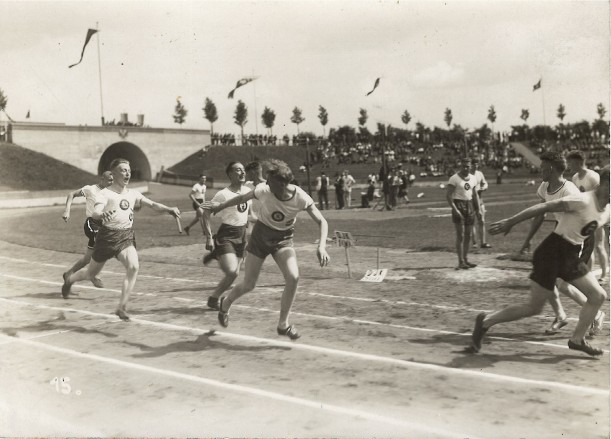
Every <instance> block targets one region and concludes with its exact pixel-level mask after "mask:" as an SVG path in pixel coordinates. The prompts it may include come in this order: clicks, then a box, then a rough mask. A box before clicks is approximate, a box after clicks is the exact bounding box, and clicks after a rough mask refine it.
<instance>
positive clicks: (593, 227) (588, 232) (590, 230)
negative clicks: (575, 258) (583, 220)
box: [581, 221, 598, 236]
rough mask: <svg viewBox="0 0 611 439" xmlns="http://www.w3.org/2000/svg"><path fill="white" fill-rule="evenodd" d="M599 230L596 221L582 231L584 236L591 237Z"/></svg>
mask: <svg viewBox="0 0 611 439" xmlns="http://www.w3.org/2000/svg"><path fill="white" fill-rule="evenodd" d="M597 228H598V223H597V222H596V221H591V222H589V223H588V224H586V225H585V226H583V229H581V235H582V236H590V235H591V234H592V233H594V231H595V230H596V229H597Z"/></svg>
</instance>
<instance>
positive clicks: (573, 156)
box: [566, 150, 586, 163]
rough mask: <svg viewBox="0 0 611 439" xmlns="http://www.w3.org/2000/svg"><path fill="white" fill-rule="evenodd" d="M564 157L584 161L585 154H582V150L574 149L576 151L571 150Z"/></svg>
mask: <svg viewBox="0 0 611 439" xmlns="http://www.w3.org/2000/svg"><path fill="white" fill-rule="evenodd" d="M566 158H567V159H568V160H577V161H579V162H580V163H584V162H585V161H586V156H585V155H584V153H583V152H581V151H579V150H576V151H571V152H569V153H568V154H567V155H566Z"/></svg>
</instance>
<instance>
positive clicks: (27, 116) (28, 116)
mask: <svg viewBox="0 0 611 439" xmlns="http://www.w3.org/2000/svg"><path fill="white" fill-rule="evenodd" d="M25 118H26V119H29V118H30V110H28V114H26V115H25Z"/></svg>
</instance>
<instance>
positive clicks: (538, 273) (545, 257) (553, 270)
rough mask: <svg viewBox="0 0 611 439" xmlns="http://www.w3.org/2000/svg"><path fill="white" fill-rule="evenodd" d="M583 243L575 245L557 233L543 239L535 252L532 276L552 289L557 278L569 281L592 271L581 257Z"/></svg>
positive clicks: (540, 283) (545, 286)
mask: <svg viewBox="0 0 611 439" xmlns="http://www.w3.org/2000/svg"><path fill="white" fill-rule="evenodd" d="M580 253H581V245H575V244H572V243H570V242H568V241H567V240H565V239H564V238H563V237H562V236H560V235H557V234H556V233H552V234H550V235H549V236H548V237H547V238H545V239H544V240H543V242H542V243H541V244H539V246H538V247H537V248H536V249H535V252H534V253H533V271H532V273H530V278H531V279H532V280H533V281H535V282H537V283H538V284H539V285H541V286H542V287H543V288H546V289H548V290H550V291H552V290H553V289H554V285H555V284H556V279H557V278H560V279H563V280H565V281H567V282H570V281H572V280H575V279H578V278H580V277H582V276H585V275H586V274H588V272H589V271H590V270H589V269H588V266H587V265H586V264H585V263H584V262H583V261H582V260H581V259H580Z"/></svg>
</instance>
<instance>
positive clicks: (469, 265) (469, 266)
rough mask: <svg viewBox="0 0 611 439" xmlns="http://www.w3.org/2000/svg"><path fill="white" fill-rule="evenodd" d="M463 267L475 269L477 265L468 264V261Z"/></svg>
mask: <svg viewBox="0 0 611 439" xmlns="http://www.w3.org/2000/svg"><path fill="white" fill-rule="evenodd" d="M465 265H466V266H467V267H468V268H475V267H477V264H473V263H471V262H469V261H465Z"/></svg>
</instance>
